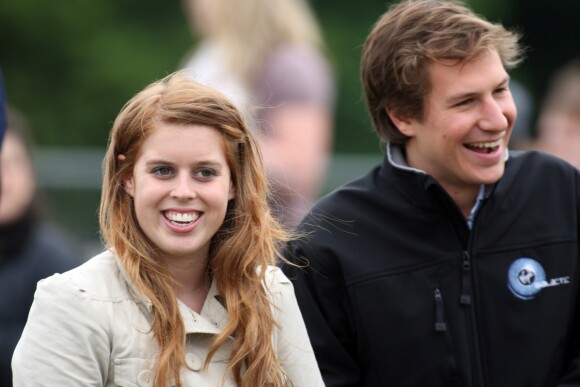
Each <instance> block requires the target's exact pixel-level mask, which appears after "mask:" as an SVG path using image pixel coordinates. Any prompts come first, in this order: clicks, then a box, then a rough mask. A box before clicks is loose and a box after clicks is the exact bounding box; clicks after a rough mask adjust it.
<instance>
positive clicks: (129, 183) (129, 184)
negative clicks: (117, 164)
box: [123, 176, 135, 197]
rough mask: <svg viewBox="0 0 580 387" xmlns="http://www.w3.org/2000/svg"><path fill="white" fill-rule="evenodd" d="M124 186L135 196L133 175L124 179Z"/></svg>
mask: <svg viewBox="0 0 580 387" xmlns="http://www.w3.org/2000/svg"><path fill="white" fill-rule="evenodd" d="M123 188H124V189H125V192H127V193H128V194H129V195H130V196H131V197H135V183H134V181H133V176H131V177H129V178H126V179H124V180H123Z"/></svg>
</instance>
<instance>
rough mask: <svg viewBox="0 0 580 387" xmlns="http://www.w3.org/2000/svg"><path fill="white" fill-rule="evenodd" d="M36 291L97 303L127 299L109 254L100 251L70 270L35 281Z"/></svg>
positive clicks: (115, 266)
mask: <svg viewBox="0 0 580 387" xmlns="http://www.w3.org/2000/svg"><path fill="white" fill-rule="evenodd" d="M38 291H39V292H43V291H50V292H53V293H54V294H61V295H63V296H64V295H65V294H69V295H71V294H74V295H77V296H79V297H83V298H89V299H95V300H101V301H107V300H109V301H116V300H119V299H123V298H127V297H128V296H129V293H128V291H127V286H126V285H125V283H124V280H123V277H122V275H121V273H120V270H119V267H118V264H117V260H116V257H115V255H114V254H113V253H112V252H111V251H104V252H102V253H100V254H98V255H96V256H94V257H93V258H91V259H89V260H87V261H86V262H84V263H83V264H81V265H80V266H78V267H76V268H74V269H72V270H69V271H67V272H64V273H62V274H54V275H52V276H50V277H47V278H45V279H43V280H41V281H39V282H38Z"/></svg>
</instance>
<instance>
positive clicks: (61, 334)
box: [12, 275, 110, 387]
mask: <svg viewBox="0 0 580 387" xmlns="http://www.w3.org/2000/svg"><path fill="white" fill-rule="evenodd" d="M95 305H96V304H95V303H94V301H92V300H91V299H88V298H87V297H85V296H84V294H83V292H82V290H80V289H78V288H76V287H74V286H73V285H72V283H71V281H70V280H69V279H68V278H67V277H65V276H62V275H54V276H52V277H49V278H47V279H45V280H42V281H40V282H39V283H38V287H37V290H36V293H35V296H34V302H33V304H32V307H31V309H30V314H29V316H28V321H27V323H26V326H25V328H24V332H23V333H22V337H21V338H20V341H19V342H18V345H17V347H16V350H15V352H14V355H13V357H12V370H13V383H14V386H15V387H23V386H62V387H68V386H70V387H72V386H87V387H92V386H103V385H104V384H105V380H106V379H107V373H108V371H107V370H108V367H109V354H110V346H109V339H108V334H107V333H106V329H105V328H104V325H105V324H103V323H102V320H101V319H100V316H102V315H103V314H102V313H99V311H97V310H95Z"/></svg>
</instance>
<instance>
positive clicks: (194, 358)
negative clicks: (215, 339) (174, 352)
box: [185, 352, 202, 371]
mask: <svg viewBox="0 0 580 387" xmlns="http://www.w3.org/2000/svg"><path fill="white" fill-rule="evenodd" d="M185 364H187V367H189V368H190V369H191V370H193V371H199V370H200V369H201V366H202V362H201V357H199V356H198V355H197V354H196V353H193V352H189V353H187V354H186V355H185Z"/></svg>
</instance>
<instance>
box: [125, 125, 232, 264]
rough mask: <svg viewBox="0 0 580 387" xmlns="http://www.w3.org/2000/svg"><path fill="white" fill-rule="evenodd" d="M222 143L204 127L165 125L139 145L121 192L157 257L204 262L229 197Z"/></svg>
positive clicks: (229, 183) (209, 129)
mask: <svg viewBox="0 0 580 387" xmlns="http://www.w3.org/2000/svg"><path fill="white" fill-rule="evenodd" d="M223 141H224V140H223V138H222V136H221V134H220V133H219V132H218V131H217V130H216V129H214V128H212V127H209V126H203V125H175V124H167V123H162V124H160V125H159V127H158V128H157V129H155V130H154V131H153V132H152V133H151V134H150V135H149V137H148V138H147V139H146V140H145V141H144V143H143V145H142V149H141V153H140V156H139V157H138V159H137V160H136V163H135V167H134V169H133V174H132V176H130V177H129V178H128V179H127V180H126V181H125V190H126V191H127V193H129V195H131V196H132V197H133V203H134V206H135V213H136V215H137V220H138V222H139V225H140V227H141V229H142V230H143V232H144V233H145V235H146V236H147V237H148V238H149V240H150V241H151V242H153V243H154V244H155V245H156V246H157V247H159V248H160V249H161V251H162V253H163V254H162V258H164V259H173V258H191V257H195V258H198V259H200V260H203V261H205V259H207V255H208V252H209V246H210V241H211V239H212V237H213V236H214V235H215V233H216V232H217V231H218V229H219V228H220V227H221V225H222V223H223V221H224V218H225V215H226V210H227V206H228V202H229V201H230V200H231V199H233V198H234V188H233V187H232V182H231V181H232V180H231V175H230V169H229V167H228V164H227V162H226V157H225V154H224V144H223Z"/></svg>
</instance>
